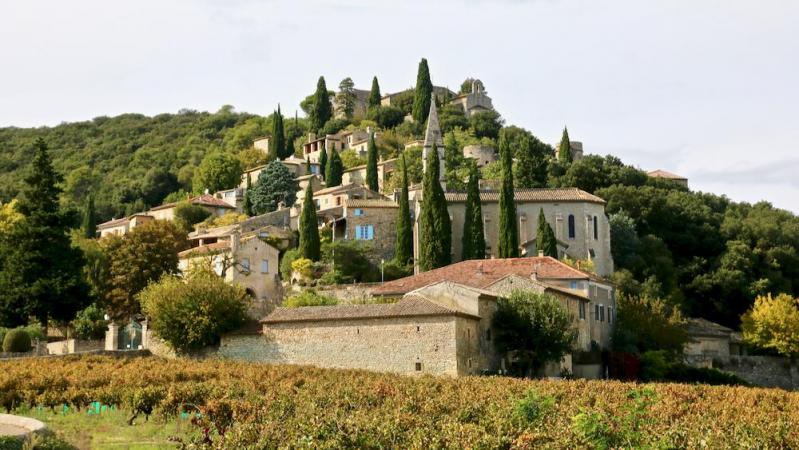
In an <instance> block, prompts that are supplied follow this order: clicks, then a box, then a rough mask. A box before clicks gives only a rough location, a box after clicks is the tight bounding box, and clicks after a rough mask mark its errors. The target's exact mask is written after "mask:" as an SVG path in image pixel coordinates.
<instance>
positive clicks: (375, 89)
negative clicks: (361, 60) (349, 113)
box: [368, 77, 380, 108]
mask: <svg viewBox="0 0 799 450" xmlns="http://www.w3.org/2000/svg"><path fill="white" fill-rule="evenodd" d="M368 102H369V103H368V106H369V108H374V107H375V106H380V85H379V84H378V83H377V77H374V78H372V90H371V91H369V100H368Z"/></svg>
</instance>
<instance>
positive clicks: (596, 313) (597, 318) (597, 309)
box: [594, 305, 599, 321]
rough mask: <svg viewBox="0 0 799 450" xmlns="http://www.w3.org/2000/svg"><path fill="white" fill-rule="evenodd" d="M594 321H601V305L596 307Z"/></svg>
mask: <svg viewBox="0 0 799 450" xmlns="http://www.w3.org/2000/svg"><path fill="white" fill-rule="evenodd" d="M594 320H596V321H599V305H594Z"/></svg>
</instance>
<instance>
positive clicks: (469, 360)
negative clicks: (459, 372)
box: [467, 358, 472, 369]
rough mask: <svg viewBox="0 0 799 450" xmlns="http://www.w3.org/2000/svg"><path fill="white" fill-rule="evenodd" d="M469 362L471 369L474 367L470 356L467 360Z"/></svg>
mask: <svg viewBox="0 0 799 450" xmlns="http://www.w3.org/2000/svg"><path fill="white" fill-rule="evenodd" d="M467 364H469V368H470V369H471V368H472V358H469V359H468V360H467Z"/></svg>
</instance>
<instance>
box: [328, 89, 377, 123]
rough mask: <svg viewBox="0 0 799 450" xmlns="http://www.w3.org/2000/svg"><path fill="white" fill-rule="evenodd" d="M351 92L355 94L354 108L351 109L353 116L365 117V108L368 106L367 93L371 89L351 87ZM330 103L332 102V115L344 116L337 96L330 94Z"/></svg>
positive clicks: (339, 117) (338, 117)
mask: <svg viewBox="0 0 799 450" xmlns="http://www.w3.org/2000/svg"><path fill="white" fill-rule="evenodd" d="M352 92H353V94H354V95H355V102H354V105H353V106H354V108H353V110H352V115H353V116H354V117H365V116H366V110H367V109H368V107H369V94H370V93H371V91H367V90H364V89H353V90H352ZM330 101H331V103H332V104H333V111H334V115H335V117H336V118H337V119H343V118H344V112H343V111H342V110H341V109H342V106H341V105H340V104H339V102H338V98H336V96H335V95H334V96H332V97H331V98H330Z"/></svg>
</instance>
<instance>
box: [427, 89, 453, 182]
mask: <svg viewBox="0 0 799 450" xmlns="http://www.w3.org/2000/svg"><path fill="white" fill-rule="evenodd" d="M432 97H433V98H432V99H431V101H430V113H429V114H428V115H427V130H425V133H424V147H423V148H422V162H423V164H424V165H423V167H424V169H425V170H427V156H428V155H429V154H430V152H431V151H433V144H435V146H436V152H437V153H438V167H439V177H438V180H439V181H440V182H441V187H443V188H444V190H445V191H446V190H447V189H446V185H445V184H444V180H445V178H446V176H445V172H446V170H445V166H444V139H443V138H442V137H441V127H440V126H439V125H438V111H437V110H436V94H435V93H433V94H432Z"/></svg>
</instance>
